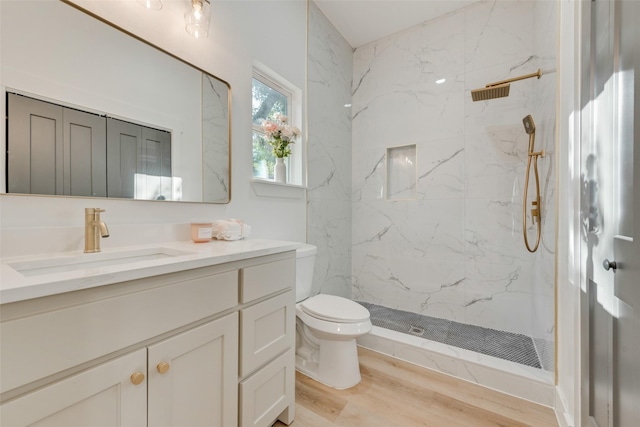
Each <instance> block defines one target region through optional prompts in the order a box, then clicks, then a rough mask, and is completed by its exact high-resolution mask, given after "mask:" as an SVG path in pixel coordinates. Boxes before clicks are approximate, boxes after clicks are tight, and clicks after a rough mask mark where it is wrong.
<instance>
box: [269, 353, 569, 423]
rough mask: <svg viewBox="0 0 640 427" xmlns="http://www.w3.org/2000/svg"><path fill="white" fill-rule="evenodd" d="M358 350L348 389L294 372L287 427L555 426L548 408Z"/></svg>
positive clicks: (390, 358) (380, 355) (551, 412)
mask: <svg viewBox="0 0 640 427" xmlns="http://www.w3.org/2000/svg"><path fill="white" fill-rule="evenodd" d="M358 354H359V356H360V372H361V374H362V382H360V384H358V385H357V386H355V387H353V388H350V389H348V390H335V389H332V388H330V387H326V386H324V385H322V384H320V383H318V382H316V381H314V380H312V379H310V378H309V377H307V376H305V375H303V374H301V373H299V372H296V417H295V421H294V422H293V424H291V425H292V426H293V427H320V426H322V427H330V426H344V427H361V426H362V427H378V426H380V427H382V426H384V427H401V426H402V427H411V426H416V427H418V426H429V427H458V426H459V427H470V426H473V427H498V426H501V427H558V424H557V421H556V418H555V414H554V413H553V411H552V410H551V409H550V408H546V407H544V406H541V405H537V404H535V403H532V402H528V401H525V400H521V399H518V398H516V397H513V396H509V395H507V394H503V393H500V392H497V391H494V390H490V389H487V388H485V387H482V386H479V385H477V384H472V383H469V382H467V381H463V380H459V379H457V378H454V377H451V376H449V375H445V374H441V373H439V372H435V371H432V370H429V369H425V368H422V367H419V366H416V365H413V364H411V363H407V362H403V361H401V360H398V359H394V358H392V357H389V356H386V355H383V354H380V353H376V352H374V351H371V350H367V349H364V348H361V347H359V348H358ZM284 425H285V424H283V423H281V422H279V421H278V422H276V423H275V424H274V426H276V427H283V426H284Z"/></svg>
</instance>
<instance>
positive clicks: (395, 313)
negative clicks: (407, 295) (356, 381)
mask: <svg viewBox="0 0 640 427" xmlns="http://www.w3.org/2000/svg"><path fill="white" fill-rule="evenodd" d="M358 303H360V304H362V305H363V306H364V307H366V308H367V309H368V310H369V313H371V323H373V324H374V325H375V326H379V327H381V328H385V329H391V330H393V331H396V332H402V333H405V334H409V335H414V336H418V337H422V338H425V339H428V340H431V341H436V342H439V343H443V344H447V345H451V346H454V347H458V348H464V349H466V350H471V351H475V352H477V353H481V354H486V355H489V356H493V357H498V358H500V359H503V360H509V361H511V362H516V363H520V364H522V365H526V366H531V367H534V368H542V366H541V364H540V360H539V358H538V354H537V352H536V349H535V347H534V344H533V340H532V339H531V338H530V337H528V336H526V335H522V334H514V333H511V332H505V331H498V330H496V329H490V328H483V327H481V326H474V325H467V324H465V323H459V322H453V321H450V320H445V319H440V318H437V317H431V316H425V315H422V314H417V313H411V312H408V311H402V310H396V309H393V308H388V307H384V306H381V305H376V304H371V303H368V302H362V301H358Z"/></svg>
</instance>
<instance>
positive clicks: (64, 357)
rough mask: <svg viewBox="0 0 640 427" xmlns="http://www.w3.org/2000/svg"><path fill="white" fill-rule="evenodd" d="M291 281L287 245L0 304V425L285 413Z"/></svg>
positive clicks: (160, 422) (217, 420) (290, 378)
mask: <svg viewBox="0 0 640 427" xmlns="http://www.w3.org/2000/svg"><path fill="white" fill-rule="evenodd" d="M254 273H259V274H258V275H256V276H252V274H254ZM266 273H268V274H269V275H265V274H266ZM252 277H254V278H253V279H252ZM274 283H277V285H275V286H274ZM294 286H295V255H294V253H293V252H291V251H289V252H283V253H277V254H273V255H267V256H261V257H257V258H249V259H244V260H241V261H234V262H229V263H226V264H220V265H215V266H210V267H204V268H197V269H193V270H186V271H182V272H176V273H169V274H164V275H160V276H154V277H147V278H143V279H138V280H132V281H128V282H122V283H115V284H112V285H108V286H100V287H97V288H92V289H85V290H79V291H75V292H70V293H66V294H56V295H51V296H47V297H42V298H35V299H31V300H24V301H19V302H15V303H9V304H3V305H2V307H1V309H0V336H1V338H2V345H1V346H0V389H1V392H2V394H1V395H0V397H1V404H0V425H2V427H19V426H27V425H29V426H31V425H34V426H65V427H66V426H91V427H101V426H109V427H112V426H140V427H144V426H148V427H162V426H166V427H180V426H189V427H199V426H214V427H215V426H220V427H231V426H236V425H238V426H239V425H242V426H249V425H251V426H260V427H267V426H269V425H271V424H272V423H273V422H274V421H275V419H276V418H280V419H281V420H282V421H283V422H285V423H287V424H289V423H290V422H291V421H293V415H294V413H293V406H294V372H295V367H294V353H293V352H294V348H295V331H294V328H295V314H294V305H295V304H294V300H295V297H294V295H293V294H294V291H293V288H294ZM249 289H252V291H251V292H253V294H251V293H247V292H248V291H249ZM245 295H247V297H246V298H245ZM245 352H246V354H245Z"/></svg>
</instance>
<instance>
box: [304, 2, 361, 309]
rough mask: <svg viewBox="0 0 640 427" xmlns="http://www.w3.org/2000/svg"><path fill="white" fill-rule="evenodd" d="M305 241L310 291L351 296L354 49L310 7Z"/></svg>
mask: <svg viewBox="0 0 640 427" xmlns="http://www.w3.org/2000/svg"><path fill="white" fill-rule="evenodd" d="M307 56H308V71H307V73H308V82H307V91H308V92H307V93H308V98H309V104H308V117H309V123H308V141H309V145H308V158H307V160H308V163H307V164H308V168H307V170H308V177H307V178H308V181H307V182H308V188H309V191H308V193H307V240H308V242H309V243H311V244H314V245H316V246H318V255H317V257H316V267H315V270H314V278H313V289H312V293H313V294H316V293H319V292H322V293H327V294H333V295H340V296H344V297H351V109H350V108H348V107H345V104H349V103H351V77H352V68H353V51H352V49H351V47H350V46H349V44H348V43H347V42H346V41H345V40H344V38H343V37H342V35H340V33H338V31H337V30H336V29H335V28H334V27H333V25H332V24H331V23H330V22H329V21H328V20H327V18H326V17H325V16H324V15H323V14H322V12H320V10H319V9H318V8H317V6H316V5H315V4H313V3H310V8H309V38H308V54H307Z"/></svg>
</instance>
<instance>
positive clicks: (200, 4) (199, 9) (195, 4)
mask: <svg viewBox="0 0 640 427" xmlns="http://www.w3.org/2000/svg"><path fill="white" fill-rule="evenodd" d="M210 6H211V5H210V4H209V0H191V10H190V11H189V12H187V13H185V14H184V21H185V29H186V30H187V33H189V34H190V35H192V36H193V37H195V38H197V39H200V38H205V37H207V35H208V34H209V18H210V16H211V13H210V10H209V9H210Z"/></svg>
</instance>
